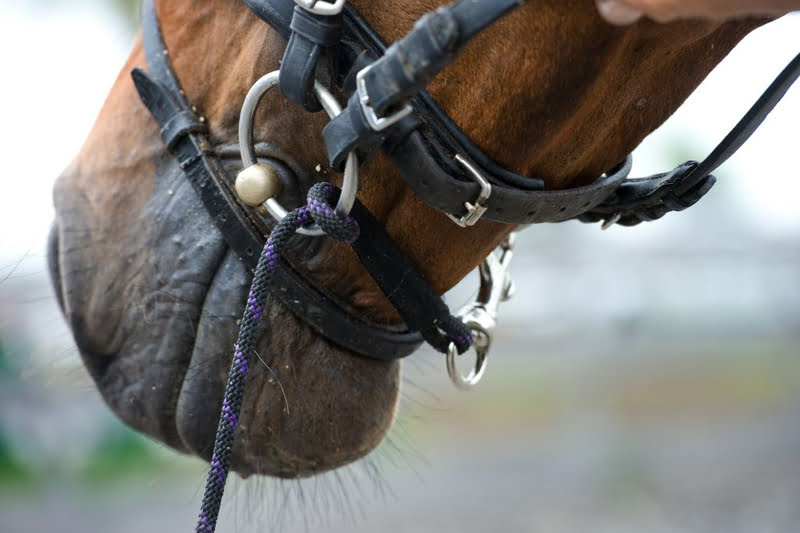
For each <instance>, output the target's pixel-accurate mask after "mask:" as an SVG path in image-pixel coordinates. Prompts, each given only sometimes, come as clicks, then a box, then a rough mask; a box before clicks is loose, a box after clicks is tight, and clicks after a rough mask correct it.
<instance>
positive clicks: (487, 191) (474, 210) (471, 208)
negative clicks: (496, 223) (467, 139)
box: [447, 154, 492, 228]
mask: <svg viewBox="0 0 800 533" xmlns="http://www.w3.org/2000/svg"><path fill="white" fill-rule="evenodd" d="M455 159H456V161H458V162H459V163H461V165H462V166H463V167H464V168H466V169H467V171H469V173H470V174H472V177H473V178H475V181H477V182H478V185H480V186H481V192H480V194H479V195H478V198H476V199H475V203H472V204H471V203H469V202H465V203H464V207H465V208H466V209H467V214H466V215H464V216H463V217H461V218H456V217H455V216H454V215H451V214H450V213H447V216H448V217H450V220H452V221H453V222H455V223H456V224H458V225H459V226H461V227H462V228H469V227H471V226H474V225H475V224H477V222H478V221H479V220H480V219H481V218H482V217H483V214H484V213H486V211H487V210H488V209H489V208H488V207H487V206H486V202H487V201H488V200H489V198H491V196H492V184H491V183H489V180H487V179H486V178H485V177H484V176H483V174H481V172H480V171H479V170H478V169H477V168H476V167H475V165H473V164H472V163H470V162H469V161H467V160H466V159H465V158H464V157H462V156H461V155H460V154H459V155H456V157H455Z"/></svg>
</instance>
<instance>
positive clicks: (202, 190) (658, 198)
mask: <svg viewBox="0 0 800 533" xmlns="http://www.w3.org/2000/svg"><path fill="white" fill-rule="evenodd" d="M153 3H154V0H145V1H144V7H143V18H144V23H143V34H144V46H145V53H146V58H147V67H148V73H145V72H143V71H142V70H139V69H135V70H134V72H133V78H134V82H135V84H136V87H137V89H138V91H139V94H140V96H141V98H142V101H143V102H144V103H145V104H146V106H147V107H148V109H149V110H150V111H151V113H152V115H153V117H154V118H155V119H156V121H157V122H158V123H159V125H160V127H161V136H162V138H163V140H164V143H165V145H166V147H167V150H168V151H169V152H170V153H171V154H172V155H173V156H175V157H176V159H177V160H178V162H179V164H180V167H181V168H182V169H183V170H184V172H185V173H186V176H187V177H188V179H189V181H190V182H191V183H192V185H193V187H194V189H195V190H196V191H197V193H198V195H199V197H200V199H201V201H202V203H203V205H204V206H205V208H206V209H207V211H208V213H209V214H210V216H211V217H212V219H213V220H214V223H215V224H216V226H217V227H218V229H219V230H220V232H221V233H222V235H223V237H224V239H225V241H226V243H227V244H228V245H229V246H230V248H231V249H233V250H234V251H235V252H236V253H237V254H238V255H239V256H240V257H241V259H242V260H243V261H244V262H245V263H246V264H247V265H248V266H249V267H250V268H255V266H256V263H257V262H258V260H259V251H261V249H262V247H263V246H264V242H265V237H264V235H265V234H266V233H268V232H269V228H270V227H271V226H272V221H270V220H269V218H268V217H265V216H264V215H263V214H261V213H260V212H259V211H258V210H256V209H252V208H250V207H248V205H246V204H245V203H244V202H243V201H242V200H241V199H240V197H239V195H237V191H236V190H235V188H234V186H233V185H232V184H231V180H230V178H229V177H228V176H227V173H226V172H225V170H224V168H223V165H222V163H221V161H220V159H219V156H218V154H217V151H216V150H215V148H214V147H213V146H212V145H211V143H210V142H209V140H208V137H207V135H206V134H207V132H208V127H207V124H206V123H205V120H204V119H203V118H202V117H201V116H199V115H198V114H197V112H196V111H195V110H194V108H193V107H192V106H191V105H190V103H189V102H188V101H187V99H186V97H185V96H184V93H183V92H182V90H181V85H180V83H179V81H178V78H177V77H176V75H175V73H174V71H173V69H172V67H171V64H170V60H169V54H167V51H166V45H165V44H164V40H163V36H162V35H161V30H160V27H159V23H158V17H157V15H156V11H155V7H154V5H153ZM244 3H245V4H246V5H247V6H248V7H249V8H250V9H251V10H252V11H253V13H255V14H256V15H257V16H258V17H259V18H261V19H262V20H264V21H265V22H267V23H268V24H269V25H270V26H271V27H272V28H273V29H274V30H275V31H277V32H278V33H279V34H280V35H281V36H283V37H284V38H285V39H287V41H288V44H287V48H286V52H285V54H284V57H283V61H282V63H281V69H280V71H279V73H273V74H270V75H268V76H272V77H271V78H270V79H269V80H267V81H268V83H269V84H274V85H278V86H279V87H280V90H281V92H282V93H283V95H284V96H285V97H286V98H287V99H289V100H290V101H292V102H294V103H295V104H297V105H300V106H302V107H303V108H304V109H305V110H307V111H309V112H317V111H319V110H321V109H322V107H323V106H322V105H321V103H320V98H319V95H323V96H324V95H330V93H331V92H333V93H336V94H339V95H342V96H344V97H345V98H346V100H347V105H346V106H345V107H344V109H342V110H339V109H336V110H335V112H331V105H333V104H332V103H331V102H328V103H327V105H326V106H325V107H326V109H327V110H328V111H329V112H330V113H331V115H332V117H333V118H332V119H331V121H330V122H329V123H328V125H327V126H326V127H325V128H324V130H323V137H324V140H325V145H326V148H327V151H328V155H329V159H330V165H331V167H332V168H333V169H335V170H338V171H341V170H344V169H345V166H346V163H347V162H348V161H349V164H350V165H351V166H353V165H355V167H356V168H355V170H353V169H350V170H348V172H357V167H358V164H359V162H361V163H363V162H364V161H367V160H369V159H370V158H371V157H373V156H374V155H375V154H376V153H377V152H378V151H382V152H383V153H384V154H386V156H388V157H389V158H390V159H391V160H392V161H393V162H394V164H395V165H396V166H397V168H398V169H399V170H400V172H401V174H402V176H403V178H404V179H405V181H406V182H407V183H408V185H409V186H410V187H411V189H412V190H413V191H414V192H415V193H416V194H417V195H418V196H419V197H420V198H421V199H423V200H424V201H425V202H427V203H428V204H429V205H431V206H432V207H434V208H436V209H438V210H440V211H443V212H444V213H446V214H447V215H448V216H449V217H450V218H451V219H452V220H453V221H454V222H455V223H456V224H458V225H460V226H462V227H469V226H472V225H474V224H475V223H477V222H478V221H479V220H490V221H495V222H501V223H506V224H515V225H525V224H533V223H542V222H561V221H565V220H571V219H577V220H581V221H584V222H598V221H603V222H604V227H608V226H609V225H612V224H616V223H618V224H623V225H629V226H631V225H636V224H638V223H640V222H642V221H650V220H656V219H659V218H661V217H662V216H664V215H665V214H666V213H668V212H671V211H681V210H683V209H686V208H687V207H690V206H691V205H693V204H695V203H696V202H697V201H698V200H699V199H700V198H701V197H702V196H704V195H705V194H706V193H707V192H708V191H709V190H710V189H711V187H712V186H713V185H714V183H715V181H716V179H715V178H714V176H713V175H712V173H713V172H714V171H715V170H716V169H717V168H718V167H719V165H721V164H722V163H724V162H725V161H726V160H727V159H728V158H729V157H730V156H731V155H732V154H733V153H735V152H736V151H737V150H738V148H739V147H741V146H742V145H743V144H744V142H745V141H746V140H747V139H748V138H749V137H750V135H752V133H753V132H754V131H755V130H756V129H757V128H758V126H759V125H760V124H761V123H762V122H763V120H764V119H765V118H766V116H767V115H768V114H769V113H770V112H771V111H772V109H773V108H774V107H775V105H777V103H778V102H779V101H780V99H781V98H782V97H783V95H784V94H785V93H786V92H787V91H788V89H789V88H790V87H791V85H792V84H793V83H794V82H795V81H796V80H797V78H798V77H800V55H798V56H797V57H795V58H794V60H793V61H792V62H791V63H790V64H789V66H788V67H787V68H786V69H785V70H784V71H783V72H782V73H781V74H780V75H779V76H778V78H777V79H776V80H775V82H774V83H773V84H772V85H771V86H770V87H769V88H768V89H767V90H766V91H765V93H764V94H763V95H762V97H761V98H760V99H759V101H758V102H757V103H756V104H755V105H754V106H753V108H752V109H751V110H750V111H749V112H748V113H747V114H746V115H745V116H744V118H742V120H741V121H740V122H739V123H738V124H737V125H736V127H735V128H734V129H733V130H732V131H731V132H730V134H728V136H726V137H725V139H724V140H723V141H722V142H721V143H720V145H719V146H718V147H717V148H716V149H715V150H714V151H713V152H712V153H711V155H709V156H708V157H707V158H706V159H705V160H703V161H702V162H700V163H697V162H694V161H690V162H687V163H684V164H682V165H680V166H678V167H677V168H675V169H674V170H672V171H670V172H665V173H662V174H657V175H654V176H650V177H647V178H640V179H630V178H628V174H629V172H630V169H631V158H630V157H628V158H626V160H625V161H623V162H621V163H620V164H619V165H618V166H617V167H615V168H613V169H611V170H609V171H608V172H606V173H605V174H603V175H602V176H600V177H599V178H597V179H596V180H595V181H594V182H593V183H591V184H590V185H586V186H583V187H577V188H572V189H566V190H545V188H544V183H543V181H542V180H541V179H538V178H535V177H533V178H532V177H527V176H521V175H518V174H516V173H514V172H512V171H510V170H507V169H504V168H502V167H501V166H500V165H498V164H497V163H495V162H494V161H493V160H492V159H491V158H490V157H489V156H488V155H486V154H485V153H484V152H483V151H481V150H480V148H478V147H477V146H476V145H475V144H474V143H473V142H472V141H471V140H470V139H469V138H468V137H467V136H466V135H465V134H464V133H463V132H462V131H461V130H460V129H459V127H458V126H457V125H456V124H455V123H454V122H453V121H452V120H451V119H450V118H449V117H448V116H447V114H446V113H445V112H444V111H443V110H442V109H441V108H440V107H439V106H438V105H437V104H436V103H435V102H434V100H433V99H432V98H431V96H430V95H429V94H428V93H427V92H426V91H425V87H426V86H427V85H428V83H429V82H430V81H431V80H432V79H433V78H434V77H435V76H436V75H437V74H438V73H439V72H441V71H442V70H443V69H444V68H445V67H446V66H447V65H449V64H450V63H451V62H452V61H453V60H455V58H456V57H458V55H459V54H460V52H461V51H462V50H463V49H464V47H465V46H466V45H467V44H468V43H469V42H470V40H471V39H472V38H473V37H474V36H475V35H477V34H479V33H480V32H481V31H482V30H483V29H485V28H486V27H488V26H489V25H491V24H492V23H494V22H495V21H497V20H498V19H500V18H502V17H503V16H504V15H506V14H507V13H509V12H510V11H513V10H514V9H515V8H517V7H519V6H520V5H522V4H524V3H526V0H457V1H456V2H455V3H454V4H452V5H450V6H447V7H440V8H438V9H437V10H436V11H434V12H432V13H429V14H427V15H425V16H424V17H422V18H421V19H420V20H419V21H418V22H417V23H416V24H415V26H414V28H413V30H412V31H411V32H410V33H409V34H408V35H406V36H405V37H404V38H403V39H401V40H400V41H398V42H396V43H394V44H393V45H391V46H390V47H387V46H386V45H385V43H384V42H383V41H382V40H381V38H380V37H379V36H378V35H377V34H376V33H375V32H374V31H373V30H372V29H371V27H370V26H369V24H367V23H366V22H365V21H364V19H363V18H361V16H360V15H359V14H358V13H357V12H356V10H355V9H354V8H353V7H352V6H350V5H347V4H346V1H345V0H335V1H333V2H332V3H329V2H326V1H325V0H244ZM262 82H263V79H262ZM270 86H271V85H270ZM254 89H255V88H254ZM248 98H250V97H248ZM325 98H331V99H332V98H333V97H332V96H326V97H325ZM255 105H257V98H256V103H255ZM334 107H338V105H334ZM251 113H254V106H251V107H250V109H249V110H248V111H247V113H246V114H247V115H249V114H251ZM244 118H245V119H249V118H252V117H249V116H246V117H244ZM248 124H250V126H249V128H250V129H251V128H252V124H251V123H248ZM247 130H248V127H245V128H244V129H243V131H244V133H243V134H242V131H240V135H241V136H242V142H243V149H242V152H243V153H248V152H249V153H250V156H249V157H245V161H246V162H247V166H249V165H251V164H253V166H256V165H257V164H259V163H258V161H256V157H255V155H254V150H253V149H252V146H251V144H252V141H251V139H249V136H248V131H247ZM271 164H280V162H275V161H272V162H271ZM351 189H352V191H353V196H355V193H354V191H355V188H353V187H351ZM340 198H342V197H340ZM264 200H267V198H264ZM351 200H352V202H350V201H348V202H346V203H347V204H348V207H347V208H346V209H344V210H343V212H342V213H340V214H341V215H346V214H348V213H349V215H350V217H352V218H353V219H354V220H355V221H356V222H357V223H358V225H359V226H360V228H361V230H360V231H361V236H360V237H359V238H358V239H357V240H356V241H355V242H353V243H352V246H353V249H354V251H355V252H356V254H357V255H358V256H359V259H360V260H361V262H362V264H363V265H364V266H365V268H366V270H367V271H368V272H369V273H370V275H371V276H372V277H373V279H375V280H376V282H377V283H378V285H379V286H380V287H381V289H382V290H383V292H384V293H385V294H386V295H387V298H388V299H389V300H390V302H391V303H392V304H393V305H394V307H395V308H396V309H397V310H398V312H399V314H400V315H401V316H402V317H403V319H404V320H405V323H406V324H405V325H404V326H399V327H387V326H383V325H378V324H374V323H371V322H370V321H368V320H366V319H364V318H362V317H360V316H358V315H356V314H355V313H353V312H352V311H351V310H350V309H349V306H348V304H347V302H342V301H340V300H338V299H337V298H336V297H335V296H332V295H329V294H327V293H326V292H325V291H323V290H322V289H320V288H319V287H318V286H317V285H316V284H315V283H314V281H313V280H310V279H308V277H307V276H306V275H305V274H304V273H303V272H302V270H301V269H299V268H296V267H295V266H293V265H292V264H291V262H290V261H288V260H287V259H286V258H285V257H281V258H280V259H278V260H277V261H276V266H275V271H274V272H273V273H272V278H271V281H270V283H271V288H270V292H271V294H272V295H273V296H274V297H275V298H277V299H279V300H280V301H281V302H283V303H284V304H285V305H286V306H287V307H288V308H289V309H290V310H291V311H292V312H293V313H294V314H296V315H297V316H299V317H301V318H302V319H303V320H305V321H306V322H307V323H308V324H309V325H310V326H311V327H312V328H313V329H314V330H315V331H316V332H317V333H319V334H320V335H322V336H324V337H325V338H327V339H328V340H330V341H331V342H333V343H335V344H337V345H340V346H342V347H344V348H347V349H349V350H351V351H353V352H355V353H357V354H360V355H363V356H366V357H377V358H381V359H397V358H401V357H405V356H407V355H410V354H411V353H412V352H414V351H415V350H416V348H417V347H418V346H419V344H420V343H421V342H422V340H423V339H424V340H426V341H427V342H429V343H430V344H432V345H433V346H434V347H436V348H437V349H440V350H441V351H445V352H448V370H449V371H450V373H451V376H452V377H454V380H455V381H456V383H457V384H460V385H462V386H464V387H467V386H471V385H474V383H475V382H477V380H478V379H479V378H480V374H481V373H482V370H483V363H484V361H485V356H486V352H487V351H488V344H490V342H491V334H492V332H493V329H494V323H495V319H496V313H497V306H498V305H499V302H500V301H502V300H503V299H506V298H507V297H509V296H510V293H511V289H512V287H511V284H510V280H509V278H508V271H507V269H508V261H509V260H510V258H511V253H510V252H511V242H510V241H507V242H506V243H505V244H504V246H503V249H502V252H501V254H500V256H499V257H498V256H495V255H494V254H492V255H490V256H489V258H487V260H486V262H485V263H484V264H483V265H482V267H481V291H480V294H479V298H478V301H477V302H476V304H475V305H473V306H471V307H469V308H467V309H466V310H464V311H462V312H461V313H460V314H459V316H460V317H461V318H460V319H456V318H454V317H452V315H450V313H449V310H448V309H447V306H446V305H445V304H444V303H443V302H442V300H441V299H440V298H439V297H438V295H437V294H436V293H435V292H434V291H433V289H432V288H431V287H430V285H429V284H428V283H427V281H426V280H425V279H424V277H423V276H422V275H421V274H420V273H419V271H418V270H417V268H416V266H415V265H414V263H413V261H411V260H410V259H409V258H408V257H407V256H406V255H405V254H404V253H403V252H402V251H401V250H400V249H399V248H398V247H397V246H396V245H395V244H394V242H393V241H392V239H391V238H390V237H389V235H388V234H387V233H386V231H385V230H384V229H383V228H382V227H381V225H380V224H379V223H378V222H377V221H376V220H375V218H374V217H373V216H372V215H371V214H370V213H369V211H368V210H367V209H366V208H365V207H364V206H363V205H362V204H360V202H358V201H357V200H356V199H355V198H352V199H351ZM350 203H352V207H350ZM269 210H270V212H271V213H273V214H275V213H277V212H279V211H276V210H275V205H274V203H273V204H272V205H271V208H270V209H269ZM331 212H332V209H331ZM278 226H280V224H278ZM465 329H466V333H464V330H465ZM469 330H472V332H473V333H478V334H479V335H478V336H477V338H476V339H473V338H472V337H471V336H469ZM487 338H488V343H487V342H486V339H487ZM473 340H475V345H476V346H475V347H476V351H477V352H478V366H477V367H476V369H475V370H474V371H473V373H472V374H471V375H470V377H469V378H467V379H466V380H465V379H464V378H463V377H461V376H460V374H458V372H457V371H456V370H455V368H454V363H453V361H454V355H455V353H456V352H458V353H462V352H464V351H466V349H468V348H469V347H470V346H471V345H472V344H473ZM448 346H449V349H448ZM232 371H233V370H232ZM242 386H243V385H242ZM226 394H227V391H226ZM220 424H221V426H222V422H220ZM218 443H219V436H218ZM215 450H216V447H215ZM214 468H215V467H214V466H212V472H213V470H214ZM221 468H224V471H225V472H227V465H223V466H222V467H221ZM223 479H224V476H223ZM222 486H223V487H224V480H223V483H222ZM215 498H216V496H215ZM218 498H221V489H220V491H219V493H218ZM217 504H218V501H217ZM217 510H218V505H217ZM202 516H205V515H202ZM211 522H212V523H211V529H208V528H207V526H208V524H206V525H202V524H201V525H202V528H201V526H198V531H213V525H214V524H215V523H216V517H215V516H214V517H213V520H211ZM203 528H206V529H203Z"/></svg>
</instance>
